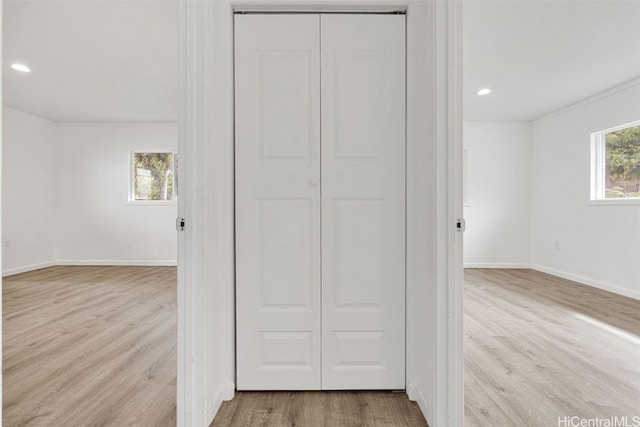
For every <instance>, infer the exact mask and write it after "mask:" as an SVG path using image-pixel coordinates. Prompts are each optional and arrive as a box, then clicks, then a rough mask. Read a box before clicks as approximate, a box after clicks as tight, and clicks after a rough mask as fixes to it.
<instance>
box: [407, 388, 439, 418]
mask: <svg viewBox="0 0 640 427" xmlns="http://www.w3.org/2000/svg"><path fill="white" fill-rule="evenodd" d="M407 396H408V397H409V400H412V401H414V402H416V403H417V404H418V406H419V407H420V410H421V411H422V415H424V419H425V420H427V424H429V425H430V426H432V425H434V424H433V419H432V414H431V409H430V406H429V405H428V404H427V398H426V397H425V396H424V394H423V393H422V390H421V389H420V385H419V384H416V383H410V384H407Z"/></svg>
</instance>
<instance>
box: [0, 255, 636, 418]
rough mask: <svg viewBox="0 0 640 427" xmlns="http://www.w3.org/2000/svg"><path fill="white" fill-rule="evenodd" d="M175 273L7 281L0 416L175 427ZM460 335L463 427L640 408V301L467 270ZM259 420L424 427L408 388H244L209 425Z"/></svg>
mask: <svg viewBox="0 0 640 427" xmlns="http://www.w3.org/2000/svg"><path fill="white" fill-rule="evenodd" d="M175 280H176V276H175V268H172V267H167V268H164V267H160V268H158V267H54V268H49V269H44V270H39V271H35V272H31V273H25V274H20V275H16V276H12V277H8V278H5V279H4V283H3V298H4V300H3V409H4V411H3V425H4V426H47V427H57V426H64V427H67V426H70V427H82V426H158V427H164V426H167V427H169V426H173V425H175V410H176V408H175V369H176V367H175V365H176V359H175V350H176V336H175V332H176V306H175V305H176V300H175V298H176V288H175V286H176V285H175ZM612 328H613V329H612ZM464 344H465V401H466V402H465V403H466V405H465V422H466V425H467V426H483V427H485V426H531V427H534V426H535V427H537V426H557V425H558V417H559V416H560V417H564V416H573V415H576V416H580V417H583V418H595V417H600V418H605V417H611V416H615V415H628V416H635V415H640V301H637V300H632V299H629V298H625V297H621V296H618V295H615V294H611V293H608V292H604V291H599V290H596V289H593V288H590V287H587V286H583V285H579V284H576V283H573V282H569V281H566V280H563V279H559V278H556V277H553V276H549V275H546V274H543V273H537V272H533V271H531V270H466V280H465V338H464ZM318 411H319V412H318ZM317 413H321V414H322V418H321V419H320V420H318V422H317V424H313V423H305V422H304V420H309V419H313V417H314V416H316V415H313V414H317ZM253 425H255V426H275V427H279V426H294V425H302V426H316V425H317V426H325V425H326V426H332V427H333V426H336V427H338V426H341V425H342V426H358V425H362V426H403V425H406V426H412V427H413V426H416V427H417V426H424V425H426V423H425V422H424V419H422V417H421V415H420V413H419V409H418V408H417V406H416V405H415V403H412V402H408V400H407V398H406V395H404V393H357V394H356V393H348V392H337V393H315V392H309V393H288V392H282V393H238V394H237V397H236V398H235V399H234V400H232V401H231V402H225V403H224V404H223V406H222V408H221V409H220V411H219V413H218V415H217V417H216V420H215V422H214V424H213V426H216V427H223V426H243V427H245V426H249V427H250V426H253Z"/></svg>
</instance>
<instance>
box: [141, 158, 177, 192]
mask: <svg viewBox="0 0 640 427" xmlns="http://www.w3.org/2000/svg"><path fill="white" fill-rule="evenodd" d="M132 166H133V199H134V200H174V199H175V195H174V194H175V193H174V188H175V179H174V155H173V153H133V165H132Z"/></svg>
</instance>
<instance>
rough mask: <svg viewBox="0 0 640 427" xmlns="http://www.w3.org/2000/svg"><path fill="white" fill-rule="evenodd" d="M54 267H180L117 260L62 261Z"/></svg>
mask: <svg viewBox="0 0 640 427" xmlns="http://www.w3.org/2000/svg"><path fill="white" fill-rule="evenodd" d="M53 265H96V266H99V265H104V266H134V267H175V266H177V265H178V263H177V261H176V260H175V259H173V260H157V261H156V260H154V261H148V260H117V259H108V260H107V259H61V260H56V261H55V263H54V264H53Z"/></svg>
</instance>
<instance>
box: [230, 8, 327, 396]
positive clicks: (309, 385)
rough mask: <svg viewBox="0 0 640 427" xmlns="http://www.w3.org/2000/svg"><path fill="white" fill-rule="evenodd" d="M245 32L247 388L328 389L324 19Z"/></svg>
mask: <svg viewBox="0 0 640 427" xmlns="http://www.w3.org/2000/svg"><path fill="white" fill-rule="evenodd" d="M235 38H236V43H235V67H236V70H235V72H236V74H235V75H236V81H235V100H236V109H235V114H236V116H235V118H236V128H235V132H236V321H237V331H238V333H237V387H238V389H240V390H252V389H253V390H282V389H285V390H287V389H289V390H296V389H301V390H314V389H319V388H320V385H321V384H320V375H321V372H320V370H321V362H320V355H321V349H320V339H321V337H320V189H319V185H318V182H317V181H316V180H317V179H318V178H319V177H320V113H319V106H320V98H319V85H320V76H319V72H320V62H319V60H320V56H319V43H320V40H319V16H317V15H304V16H299V15H236V17H235Z"/></svg>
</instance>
